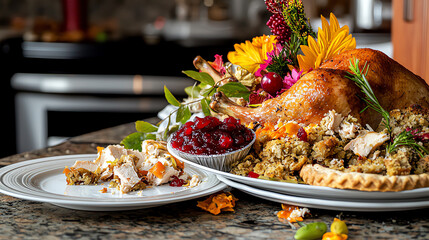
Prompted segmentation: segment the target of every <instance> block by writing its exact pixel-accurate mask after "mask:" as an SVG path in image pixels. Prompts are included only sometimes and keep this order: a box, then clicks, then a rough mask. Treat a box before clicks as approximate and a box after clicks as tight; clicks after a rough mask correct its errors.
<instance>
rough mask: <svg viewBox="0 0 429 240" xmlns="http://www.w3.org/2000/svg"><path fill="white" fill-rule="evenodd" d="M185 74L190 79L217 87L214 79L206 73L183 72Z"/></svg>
mask: <svg viewBox="0 0 429 240" xmlns="http://www.w3.org/2000/svg"><path fill="white" fill-rule="evenodd" d="M182 72H183V73H184V74H186V75H187V76H188V77H190V78H192V79H194V80H197V81H199V82H201V83H205V84H208V85H210V86H213V85H215V81H214V80H213V78H212V77H211V76H210V75H209V74H208V73H205V72H197V71H193V70H187V71H182Z"/></svg>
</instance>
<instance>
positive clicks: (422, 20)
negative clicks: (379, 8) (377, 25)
mask: <svg viewBox="0 0 429 240" xmlns="http://www.w3.org/2000/svg"><path fill="white" fill-rule="evenodd" d="M392 25H393V26H392V41H393V58H394V59H395V60H396V61H398V62H399V63H401V64H402V65H404V66H405V67H406V68H408V69H409V70H411V71H412V72H414V73H415V74H417V75H419V76H420V77H422V78H423V79H425V80H426V82H427V83H429V0H393V23H392Z"/></svg>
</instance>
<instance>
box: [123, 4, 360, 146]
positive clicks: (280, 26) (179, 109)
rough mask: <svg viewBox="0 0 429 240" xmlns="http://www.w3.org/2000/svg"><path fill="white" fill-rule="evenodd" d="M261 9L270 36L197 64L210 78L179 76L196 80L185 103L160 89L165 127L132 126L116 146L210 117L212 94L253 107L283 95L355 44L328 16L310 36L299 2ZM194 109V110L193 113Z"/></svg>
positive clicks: (192, 73) (155, 136)
mask: <svg viewBox="0 0 429 240" xmlns="http://www.w3.org/2000/svg"><path fill="white" fill-rule="evenodd" d="M265 4H266V6H267V10H268V11H269V12H270V13H271V14H272V15H271V17H270V19H269V20H268V22H267V26H268V27H269V28H270V30H271V33H272V35H268V36H267V35H262V36H256V37H254V38H253V39H251V40H246V41H245V42H243V43H237V44H235V45H234V51H231V52H229V53H228V54H227V60H228V61H226V62H224V60H223V56H222V55H219V54H216V55H215V56H214V61H213V62H206V61H205V60H203V59H199V61H201V62H202V63H201V64H202V65H204V66H205V67H206V68H207V66H208V68H210V71H211V73H213V72H214V73H215V74H216V77H213V74H208V73H207V71H204V70H201V69H199V70H200V71H193V70H188V71H183V73H184V74H186V75H187V76H188V77H190V78H192V79H194V80H196V81H197V82H196V83H197V84H195V85H193V86H189V87H187V88H186V89H185V92H186V93H187V94H188V95H189V98H188V99H185V101H183V102H181V101H179V100H177V99H176V98H175V97H174V96H173V95H172V94H171V92H170V91H169V90H168V89H167V87H164V92H165V97H166V99H167V101H168V102H169V103H170V104H171V105H173V106H175V107H176V110H175V111H173V112H172V113H170V115H169V116H168V117H167V118H166V119H163V120H162V122H166V124H162V126H163V127H162V128H160V127H159V126H154V125H151V124H149V123H146V122H142V121H137V122H136V130H137V132H136V133H133V134H131V135H129V136H128V137H126V138H125V139H124V140H123V141H122V142H121V144H123V145H125V147H130V148H136V146H137V148H138V146H139V144H138V143H139V142H141V141H143V140H145V139H162V140H166V139H167V137H168V135H169V133H171V132H174V131H175V130H177V129H178V125H179V124H180V123H184V122H186V121H187V120H189V119H190V118H191V116H192V115H193V113H195V112H196V111H197V112H202V113H204V115H210V114H211V113H212V110H211V108H210V99H211V96H212V95H213V94H214V93H215V92H218V91H220V92H223V93H224V94H225V95H226V96H227V97H229V98H232V99H236V100H237V101H238V102H239V104H241V105H246V106H249V107H258V106H260V104H262V103H263V102H264V101H265V100H267V99H270V98H275V97H276V96H278V95H280V94H282V93H283V92H285V91H287V90H288V89H289V88H291V87H292V86H293V85H294V84H295V83H296V82H297V81H299V79H300V78H301V76H303V75H304V74H306V73H308V72H310V71H312V70H313V69H316V68H318V67H319V66H320V65H321V64H322V63H323V62H324V61H325V60H326V59H328V58H331V57H333V56H335V55H337V54H340V53H341V52H343V51H347V50H351V49H354V48H356V40H355V39H354V38H353V37H352V35H351V34H350V33H349V28H348V26H342V27H340V26H339V23H338V20H337V18H336V17H335V15H334V14H333V13H331V14H330V16H329V22H328V21H327V20H326V19H325V18H324V17H323V16H322V17H321V21H322V27H321V28H319V29H318V31H317V33H316V32H315V31H313V29H312V27H311V24H310V20H309V19H308V18H307V17H306V15H305V12H304V6H303V3H302V2H301V0H265ZM194 65H195V60H194ZM195 105H198V108H197V109H198V110H195V108H193V106H195ZM155 133H157V134H155Z"/></svg>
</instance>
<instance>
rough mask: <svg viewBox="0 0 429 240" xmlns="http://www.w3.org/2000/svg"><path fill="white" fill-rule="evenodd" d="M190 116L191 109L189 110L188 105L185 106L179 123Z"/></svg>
mask: <svg viewBox="0 0 429 240" xmlns="http://www.w3.org/2000/svg"><path fill="white" fill-rule="evenodd" d="M191 116H192V113H191V110H189V107H187V106H186V107H185V110H184V111H183V118H182V120H180V122H181V123H185V122H187V121H188V120H189V119H190V118H191Z"/></svg>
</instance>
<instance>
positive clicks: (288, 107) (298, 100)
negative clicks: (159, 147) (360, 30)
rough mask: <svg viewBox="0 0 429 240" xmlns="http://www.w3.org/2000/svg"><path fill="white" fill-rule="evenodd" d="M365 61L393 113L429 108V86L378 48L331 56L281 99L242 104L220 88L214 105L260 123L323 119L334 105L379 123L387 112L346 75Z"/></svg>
mask: <svg viewBox="0 0 429 240" xmlns="http://www.w3.org/2000/svg"><path fill="white" fill-rule="evenodd" d="M354 59H358V60H359V68H360V69H362V68H363V67H364V64H365V63H367V64H368V65H369V71H368V75H367V80H368V82H369V84H370V85H371V88H372V89H373V91H374V93H375V96H376V97H377V99H378V100H379V102H380V104H381V106H382V107H383V108H384V109H385V110H387V111H390V110H392V109H401V108H405V107H408V106H410V105H412V104H419V105H421V106H422V107H424V108H429V86H428V85H427V84H426V82H425V81H424V80H423V79H422V78H420V77H419V76H417V75H415V74H413V73H412V72H410V71H409V70H407V69H406V68H405V67H403V66H402V65H400V64H399V63H398V62H396V61H394V60H393V59H391V58H389V57H388V56H386V55H385V54H384V53H382V52H380V51H376V50H372V49H354V50H350V51H347V52H344V53H342V54H339V55H338V56H336V57H334V58H332V59H329V60H327V61H326V62H325V63H324V64H322V65H321V66H320V68H318V69H315V70H312V71H310V72H309V73H307V74H305V75H304V76H302V77H301V78H300V79H299V80H298V82H297V83H295V84H294V85H293V86H292V87H291V88H290V89H289V90H287V91H285V92H284V93H282V94H281V95H279V96H277V97H276V98H273V99H269V100H266V101H265V102H263V103H262V105H261V106H260V107H258V108H246V107H242V106H238V105H237V104H234V103H233V102H232V101H230V100H229V99H228V98H227V97H225V96H224V95H223V94H222V93H220V92H218V93H216V94H215V95H213V98H212V102H211V104H210V107H211V108H212V109H213V110H214V111H216V112H219V113H223V114H227V115H229V116H233V117H235V118H238V119H240V120H241V122H242V123H245V124H248V123H251V122H258V123H260V124H264V123H266V122H270V123H276V122H277V121H278V120H279V119H281V120H286V121H287V120H295V121H297V122H299V123H304V124H310V123H318V122H319V121H320V120H321V119H322V118H323V116H324V115H325V114H326V113H327V112H328V111H329V110H332V109H334V110H335V111H336V112H337V113H341V114H342V115H343V116H346V115H348V114H351V115H353V116H355V117H356V118H358V119H359V120H360V122H361V123H362V124H367V123H368V124H370V125H371V126H372V127H376V126H377V125H378V123H379V122H380V120H381V115H380V114H378V113H377V112H375V111H373V110H371V109H368V110H366V111H364V112H361V110H362V109H364V107H365V106H366V105H365V103H364V102H363V101H362V100H360V98H359V96H362V93H361V92H360V89H359V88H358V87H357V86H356V85H355V83H354V82H353V81H352V80H350V79H348V78H346V77H345V76H346V75H347V71H349V66H350V61H353V60H354Z"/></svg>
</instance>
